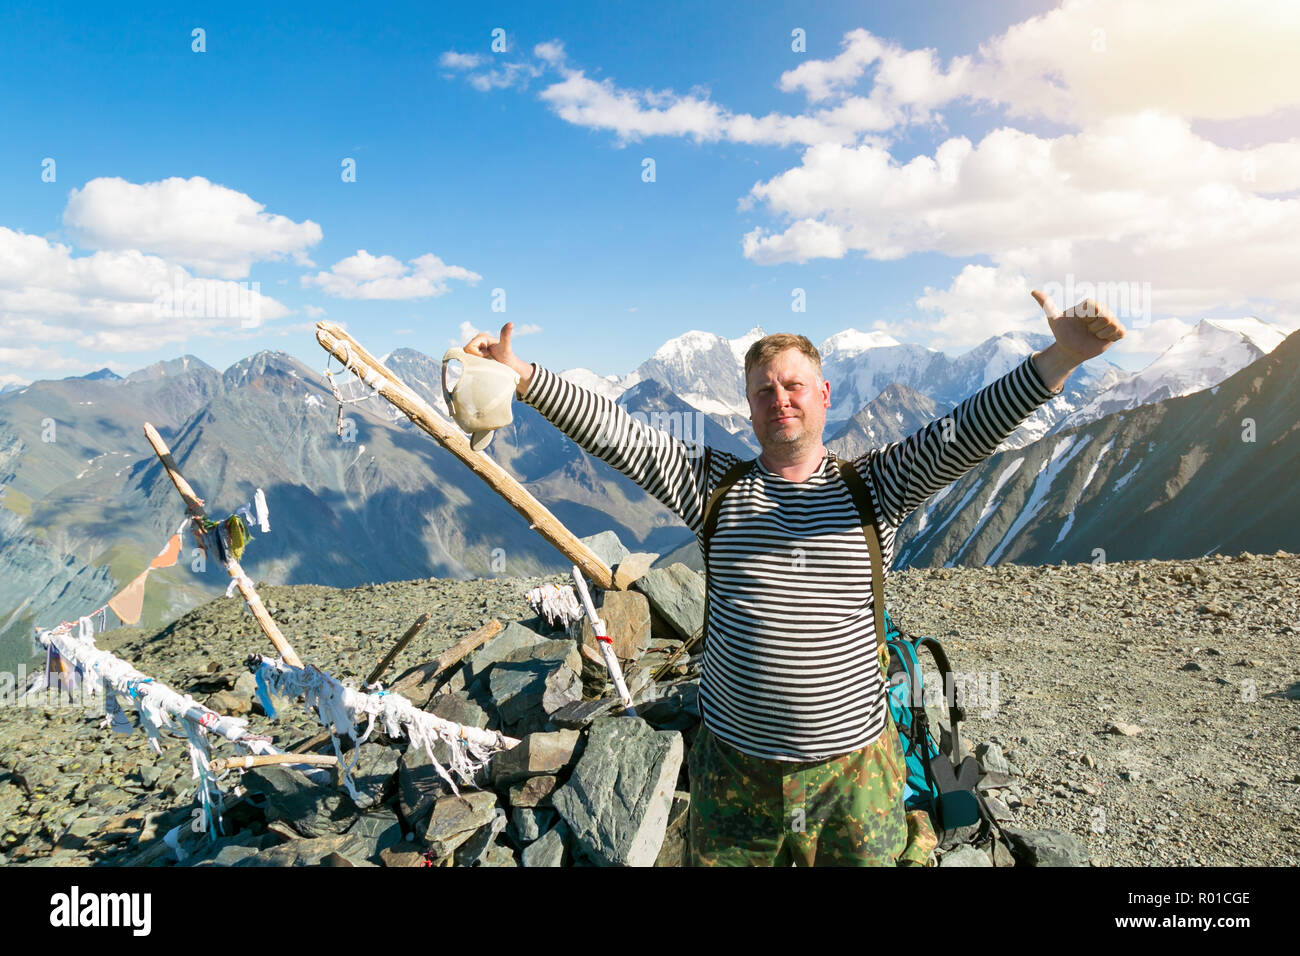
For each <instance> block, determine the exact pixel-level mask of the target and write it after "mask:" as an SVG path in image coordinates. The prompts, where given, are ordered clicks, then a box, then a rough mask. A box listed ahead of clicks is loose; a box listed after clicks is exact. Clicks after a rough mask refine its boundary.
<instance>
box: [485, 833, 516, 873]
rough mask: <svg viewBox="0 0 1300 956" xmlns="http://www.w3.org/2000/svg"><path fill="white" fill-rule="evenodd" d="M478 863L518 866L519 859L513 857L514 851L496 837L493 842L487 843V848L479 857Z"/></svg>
mask: <svg viewBox="0 0 1300 956" xmlns="http://www.w3.org/2000/svg"><path fill="white" fill-rule="evenodd" d="M478 865H479V866H518V865H519V861H518V860H517V859H515V851H514V850H512V849H510V847H509V846H507V845H506V844H504V843H502V842H501V840H500V839H499V838H498V839H497V840H496V841H495V842H493V843H490V844H488V848H487V849H486V850H484V851H483V854H482V855H481V856H480V857H479V861H478Z"/></svg>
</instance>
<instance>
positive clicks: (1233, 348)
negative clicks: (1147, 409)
mask: <svg viewBox="0 0 1300 956" xmlns="http://www.w3.org/2000/svg"><path fill="white" fill-rule="evenodd" d="M1284 338H1286V336H1285V335H1284V334H1283V333H1282V332H1281V331H1279V330H1278V329H1276V328H1274V327H1273V326H1271V325H1269V324H1268V323H1267V322H1261V321H1260V320H1259V319H1256V318H1250V317H1247V318H1242V319H1203V320H1201V321H1200V322H1199V323H1197V325H1196V326H1195V327H1194V328H1193V329H1192V330H1191V331H1189V332H1187V333H1186V334H1185V335H1183V336H1182V337H1181V338H1179V339H1178V341H1177V342H1175V343H1174V344H1173V345H1172V346H1170V347H1169V348H1168V349H1167V350H1166V351H1165V352H1164V353H1162V354H1161V355H1160V356H1159V357H1158V358H1156V360H1155V361H1153V362H1152V363H1151V364H1150V365H1148V366H1147V367H1146V368H1144V369H1142V370H1141V371H1140V372H1135V373H1133V374H1131V375H1118V376H1116V377H1115V379H1114V380H1113V381H1112V382H1103V383H1101V384H1102V385H1104V386H1105V387H1103V388H1102V389H1101V390H1100V391H1099V392H1098V393H1097V394H1096V395H1095V396H1094V397H1093V398H1092V399H1091V400H1090V401H1089V402H1088V403H1087V404H1085V405H1084V406H1082V407H1081V408H1079V409H1078V410H1077V411H1075V412H1072V413H1071V414H1069V415H1068V416H1066V417H1065V418H1064V419H1062V420H1061V421H1059V422H1058V423H1057V424H1056V425H1055V426H1054V427H1053V428H1052V431H1053V432H1057V431H1064V430H1065V429H1067V428H1075V427H1078V426H1079V425H1085V424H1087V423H1088V422H1092V421H1096V420H1097V419H1099V418H1102V417H1103V416H1106V415H1110V414H1112V413H1114V412H1118V411H1125V410H1127V409H1130V408H1137V407H1138V406H1139V405H1150V404H1153V403H1155V402H1161V401H1164V400H1165V399H1167V398H1178V397H1180V396H1182V395H1190V394H1192V393H1193V392H1199V391H1201V390H1202V389H1206V388H1210V387H1211V386H1213V385H1217V384H1218V383H1220V382H1222V381H1224V380H1225V379H1226V378H1228V377H1229V376H1230V375H1232V374H1233V373H1235V372H1237V371H1238V370H1240V369H1243V368H1245V367H1246V366H1247V365H1249V364H1251V363H1252V362H1254V361H1256V360H1257V359H1259V358H1261V357H1262V356H1264V355H1267V354H1269V353H1270V352H1272V351H1273V350H1274V349H1275V348H1277V347H1278V345H1280V344H1281V343H1282V341H1283V339H1284Z"/></svg>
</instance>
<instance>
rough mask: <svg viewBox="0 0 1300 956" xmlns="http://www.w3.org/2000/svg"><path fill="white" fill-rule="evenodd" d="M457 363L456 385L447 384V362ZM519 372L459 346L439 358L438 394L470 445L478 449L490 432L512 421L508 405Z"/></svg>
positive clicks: (480, 449)
mask: <svg viewBox="0 0 1300 956" xmlns="http://www.w3.org/2000/svg"><path fill="white" fill-rule="evenodd" d="M450 362H460V364H461V373H460V379H459V381H457V382H456V387H455V388H451V389H449V388H448V387H447V365H448V363H450ZM518 385H519V373H518V372H516V371H514V370H513V369H510V368H507V367H506V366H504V365H502V364H501V363H500V362H498V361H496V360H495V359H489V358H480V357H479V356H477V355H470V354H469V353H468V352H466V351H465V350H464V349H462V348H454V349H448V350H447V354H446V355H444V356H443V357H442V395H443V398H444V399H446V402H447V409H448V411H450V412H451V417H452V418H454V419H455V420H456V424H457V425H459V426H460V428H461V431H463V432H465V433H466V434H468V435H469V436H470V442H469V444H470V447H471V448H473V449H474V450H475V451H482V450H483V449H484V448H486V447H487V444H488V442H490V441H491V440H492V433H493V432H494V431H496V430H497V429H498V428H501V427H502V426H504V425H509V424H510V422H511V421H513V420H514V415H513V412H512V410H511V406H512V404H513V401H514V396H515V389H516V388H517V387H518Z"/></svg>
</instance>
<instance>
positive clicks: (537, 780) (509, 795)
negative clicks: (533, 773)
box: [506, 774, 560, 807]
mask: <svg viewBox="0 0 1300 956" xmlns="http://www.w3.org/2000/svg"><path fill="white" fill-rule="evenodd" d="M559 785H560V778H559V777H555V776H552V775H550V774H543V775H541V776H538V777H529V778H528V779H527V780H523V781H521V782H519V783H514V784H511V785H510V787H509V789H507V790H506V800H507V802H509V804H510V805H511V806H512V807H539V806H550V805H551V794H553V793H555V789H556V788H557V787H558V786H559Z"/></svg>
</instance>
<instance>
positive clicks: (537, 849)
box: [523, 820, 568, 867]
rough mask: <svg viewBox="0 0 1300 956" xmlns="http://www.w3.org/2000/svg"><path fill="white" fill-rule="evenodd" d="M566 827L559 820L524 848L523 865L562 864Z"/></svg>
mask: <svg viewBox="0 0 1300 956" xmlns="http://www.w3.org/2000/svg"><path fill="white" fill-rule="evenodd" d="M567 829H568V828H567V827H565V825H564V821H563V820H561V821H560V822H559V823H557V824H556V825H555V827H554V828H553V829H550V830H547V831H546V833H544V834H543V835H542V836H541V838H540V839H539V840H537V841H536V842H534V843H530V844H529V845H528V846H526V847H525V848H524V852H523V863H524V866H525V867H539V866H563V865H564V856H565V852H564V835H565V831H566V830H567Z"/></svg>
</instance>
